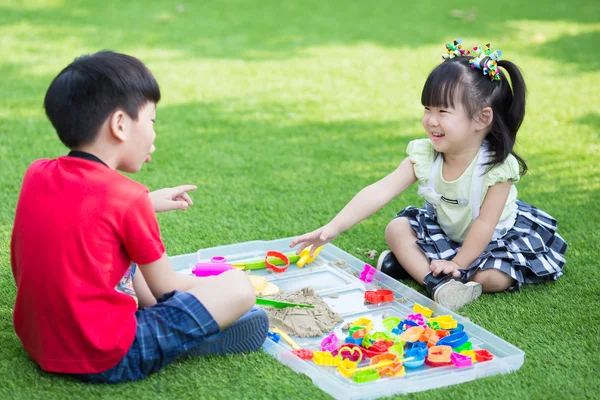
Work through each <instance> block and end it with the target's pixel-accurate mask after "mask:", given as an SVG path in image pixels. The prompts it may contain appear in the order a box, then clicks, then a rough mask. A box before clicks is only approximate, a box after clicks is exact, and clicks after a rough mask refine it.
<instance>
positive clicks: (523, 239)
mask: <svg viewBox="0 0 600 400" xmlns="http://www.w3.org/2000/svg"><path fill="white" fill-rule="evenodd" d="M517 207H518V211H517V219H516V221H515V225H514V226H513V227H512V229H510V230H509V231H508V232H507V233H506V234H505V235H504V236H502V237H501V238H499V239H493V240H492V241H491V242H490V244H488V246H487V248H486V249H485V250H484V251H483V253H481V255H480V256H479V258H477V259H476V260H475V261H473V263H471V265H469V267H468V268H466V269H464V270H462V278H463V279H469V278H471V277H472V276H473V275H474V274H475V273H476V272H477V271H479V270H486V269H490V268H495V269H499V270H500V271H502V272H504V273H506V274H508V275H510V276H511V277H512V278H513V279H514V280H515V281H516V283H515V285H513V286H512V287H511V288H510V289H509V290H519V288H520V287H521V286H522V285H523V284H529V283H538V282H542V281H552V280H556V279H558V278H559V277H560V276H561V275H562V274H563V268H564V266H565V258H564V255H565V252H566V251H567V243H566V242H565V241H564V240H563V238H562V237H561V236H560V235H559V234H558V233H557V232H556V229H557V226H558V223H557V222H556V220H555V219H554V218H552V217H551V216H550V215H548V214H546V213H545V212H544V211H542V210H539V209H537V208H535V207H533V206H532V205H530V204H527V203H525V202H523V201H520V200H517ZM397 217H405V218H407V219H408V220H409V221H410V225H411V227H412V228H413V230H414V231H415V233H416V235H417V244H418V245H419V247H420V248H421V250H423V252H424V253H425V256H427V259H428V260H429V262H431V261H432V260H452V259H453V258H454V256H455V255H456V254H457V253H458V251H459V250H460V248H461V246H462V243H457V242H454V241H452V240H451V239H450V238H448V236H446V234H445V233H444V232H443V231H442V228H441V227H440V226H439V225H438V223H437V222H436V221H435V220H433V219H432V218H431V217H430V216H429V214H428V212H427V209H426V207H423V208H416V207H412V206H411V207H407V208H406V209H404V210H402V211H401V212H400V213H399V214H398V215H397Z"/></svg>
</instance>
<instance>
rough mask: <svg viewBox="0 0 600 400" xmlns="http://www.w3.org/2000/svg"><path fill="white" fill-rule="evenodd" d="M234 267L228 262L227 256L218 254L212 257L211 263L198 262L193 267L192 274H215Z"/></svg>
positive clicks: (201, 275) (199, 275)
mask: <svg viewBox="0 0 600 400" xmlns="http://www.w3.org/2000/svg"><path fill="white" fill-rule="evenodd" d="M232 269H233V266H232V265H231V264H227V260H226V259H225V257H221V256H217V257H213V258H211V259H210V262H209V263H197V264H196V266H195V267H194V268H193V269H192V274H194V275H196V276H198V277H205V276H214V275H219V274H222V273H223V272H225V271H229V270H232Z"/></svg>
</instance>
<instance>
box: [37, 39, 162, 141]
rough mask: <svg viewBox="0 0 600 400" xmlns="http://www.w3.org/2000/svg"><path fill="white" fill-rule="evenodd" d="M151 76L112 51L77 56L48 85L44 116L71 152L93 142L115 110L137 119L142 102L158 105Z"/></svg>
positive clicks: (130, 59)
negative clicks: (72, 149) (71, 149)
mask: <svg viewBox="0 0 600 400" xmlns="http://www.w3.org/2000/svg"><path fill="white" fill-rule="evenodd" d="M159 100H160V89H159V87H158V83H157V82H156V79H154V76H153V75H152V73H151V72H150V70H148V68H147V67H146V66H145V65H144V64H143V63H142V62H141V61H140V60H138V59H137V58H135V57H132V56H128V55H126V54H120V53H114V52H112V51H100V52H98V53H95V54H90V55H84V56H81V57H79V58H77V59H75V61H73V62H72V63H71V64H69V65H68V66H67V67H66V68H65V69H63V70H62V71H61V72H60V73H59V74H58V76H57V77H56V78H54V80H53V81H52V83H51V84H50V87H49V88H48V91H47V92H46V97H45V99H44V108H45V109H46V115H47V116H48V119H50V122H52V125H53V126H54V129H56V132H57V133H58V137H59V138H60V140H61V141H62V142H63V143H64V144H65V146H67V147H69V148H76V147H78V146H81V145H85V144H89V143H91V142H93V141H94V139H95V138H96V136H97V135H98V132H99V130H100V127H101V126H102V124H103V123H104V121H105V120H106V119H107V118H108V117H109V116H110V114H111V113H113V112H114V111H115V110H117V109H119V108H120V109H122V110H123V111H125V112H126V113H127V114H128V115H129V116H130V117H131V118H133V119H134V120H137V118H138V111H139V109H140V108H141V107H142V106H144V105H145V104H146V103H149V102H152V103H154V104H156V103H158V102H159Z"/></svg>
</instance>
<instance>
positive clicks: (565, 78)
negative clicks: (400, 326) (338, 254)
mask: <svg viewBox="0 0 600 400" xmlns="http://www.w3.org/2000/svg"><path fill="white" fill-rule="evenodd" d="M16 3H18V5H16ZM180 3H181V4H180ZM451 3H452V2H447V1H445V0H432V1H428V2H413V1H408V0H396V1H394V0H389V1H379V0H373V1H370V2H366V1H362V2H361V1H341V0H335V1H334V0H332V1H317V0H306V1H296V2H292V1H273V0H262V1H243V0H237V1H222V2H217V1H210V0H207V1H189V2H181V1H175V2H171V1H160V2H159V1H155V2H150V1H144V2H142V1H139V2H130V1H122V0H121V1H115V0H103V1H66V0H46V1H44V0H29V1H14V0H0V187H1V188H2V189H1V191H0V343H1V345H0V398H1V399H8V398H44V399H62V398H84V397H88V398H111V399H112V398H127V399H134V398H174V397H176V396H178V397H181V398H195V399H208V398H218V399H233V398H252V399H260V398H265V399H266V398H269V399H283V398H313V399H320V398H329V396H328V395H326V394H325V393H324V392H322V391H320V390H319V389H317V388H316V387H315V386H313V385H312V384H311V382H310V380H309V379H308V378H307V377H305V376H301V375H297V374H296V373H294V372H293V371H292V370H290V369H288V368H286V367H284V366H282V365H281V364H279V363H278V362H277V361H275V360H274V359H272V358H271V357H270V356H268V355H267V354H266V353H263V352H259V353H256V354H251V355H243V356H235V357H213V358H206V359H194V360H187V361H179V362H175V363H173V364H172V365H170V366H168V367H167V368H165V369H164V370H163V371H161V372H160V373H157V374H155V375H153V376H152V377H150V378H148V379H147V380H145V381H142V382H137V383H132V384H122V385H117V386H89V385H84V384H80V383H77V382H75V381H73V380H71V379H68V378H63V377H58V376H54V375H51V374H48V373H44V372H42V371H40V370H39V369H38V368H37V367H36V365H35V364H34V363H33V362H32V361H31V360H30V359H29V358H28V357H27V355H26V353H25V351H24V350H23V349H22V347H21V344H20V342H19V340H18V339H17V337H16V335H15V334H14V331H13V327H12V307H13V302H14V297H15V285H14V282H13V279H12V275H11V270H10V233H11V230H12V226H13V217H14V210H15V204H16V202H17V197H18V194H19V188H20V184H21V179H22V177H23V173H24V172H25V169H26V168H27V166H28V165H29V164H30V163H31V162H32V161H33V160H35V159H37V158H42V157H56V156H59V155H63V154H66V149H65V148H64V147H63V146H62V144H61V143H60V142H59V140H58V138H57V137H56V134H55V132H54V131H53V129H52V127H51V125H50V123H49V122H48V121H47V120H46V118H45V116H44V113H43V109H42V102H43V97H44V94H45V91H46V89H47V87H48V85H49V84H50V81H51V79H52V78H53V77H54V76H55V75H56V74H57V73H58V72H59V71H60V70H61V69H62V68H63V67H64V66H66V65H67V64H68V63H69V62H70V61H72V59H73V58H74V57H76V56H77V55H80V54H83V53H90V52H95V51H97V50H100V49H105V48H108V49H113V50H116V51H120V52H126V53H129V54H132V55H134V56H137V57H138V58H140V59H142V60H143V61H144V62H145V63H147V65H148V66H149V67H150V69H151V70H152V71H153V72H154V74H155V75H156V77H157V79H158V81H159V83H160V84H161V88H162V94H163V100H162V101H161V103H160V104H159V109H158V119H157V123H156V130H157V134H158V136H157V139H156V146H157V151H156V153H154V155H153V161H152V163H151V164H148V165H146V166H145V167H144V169H143V171H142V172H141V173H139V174H137V175H136V176H135V179H137V180H139V181H140V182H142V183H144V184H145V185H147V186H148V187H149V188H150V189H157V188H161V187H165V186H174V185H179V184H184V183H192V184H196V185H198V190H197V192H196V193H194V200H195V205H194V207H192V208H191V209H189V210H188V211H187V212H185V213H184V212H177V213H175V212H173V213H167V214H161V215H160V216H159V222H160V224H161V229H162V235H163V239H164V241H165V243H166V246H167V249H168V253H169V254H170V255H176V254H183V253H190V252H194V251H196V250H197V249H199V248H204V247H212V246H217V245H221V244H228V243H238V242H243V241H248V240H253V239H265V240H266V239H275V238H281V237H288V236H293V235H297V234H301V233H304V232H306V231H309V230H312V229H315V228H317V227H319V226H320V225H322V224H324V223H326V222H327V221H328V220H329V219H330V218H332V217H333V216H334V215H335V213H336V212H337V211H339V210H340V209H341V208H342V207H343V205H344V204H345V203H346V202H347V201H348V200H350V198H351V197H352V196H353V195H354V194H355V193H356V192H357V191H358V190H360V189H361V188H363V187H364V186H366V185H367V184H369V183H371V182H373V181H375V180H377V179H379V178H380V177H382V176H383V175H385V174H387V173H388V172H390V171H391V170H393V169H394V168H395V167H396V166H397V165H398V163H399V162H400V161H401V160H402V159H403V157H404V156H405V149H406V145H407V144H408V142H409V141H410V140H413V139H416V138H420V137H423V136H424V133H423V130H422V127H421V122H420V118H421V113H422V107H421V105H420V93H421V88H422V85H423V83H424V81H425V78H426V76H427V74H428V72H429V71H430V70H431V69H432V68H433V67H434V66H435V65H436V64H437V63H438V62H440V60H441V59H440V55H441V54H442V52H443V51H444V47H443V46H444V43H446V42H449V41H451V40H453V39H455V38H458V37H461V38H463V39H464V41H465V43H466V44H467V45H476V44H485V43H487V42H491V43H492V46H493V48H500V49H502V50H503V52H504V57H505V58H506V59H509V60H511V61H513V62H515V63H517V65H519V66H520V67H521V68H522V69H523V71H524V74H525V77H526V81H527V83H528V85H529V97H528V101H529V103H528V111H527V116H526V119H525V123H524V125H523V127H522V128H521V131H520V133H519V136H518V147H517V151H518V152H519V153H520V154H521V155H522V156H523V157H524V158H525V159H526V160H527V161H528V164H529V168H530V171H531V172H530V174H528V175H527V176H525V177H524V178H523V179H522V181H521V182H520V183H519V184H518V189H519V197H520V198H521V199H522V200H524V201H527V202H530V203H532V204H533V205H536V206H538V207H540V208H541V209H543V210H545V211H547V212H548V213H550V214H551V215H553V216H554V217H555V218H557V219H558V221H559V232H560V233H561V234H562V235H563V237H564V238H565V239H566V241H567V242H568V243H569V245H570V248H569V251H568V253H567V260H568V262H567V267H566V269H565V275H564V277H563V278H561V279H560V280H559V281H558V282H556V283H552V284H544V285H539V286H536V287H526V288H524V289H523V290H522V291H521V292H519V293H510V294H509V293H503V294H498V295H488V296H483V298H481V300H478V301H477V302H475V303H473V304H470V305H468V306H466V307H465V308H463V309H462V310H461V314H463V315H466V316H468V317H469V318H470V319H471V321H473V322H474V323H476V324H478V325H480V326H482V327H483V328H485V329H487V330H489V331H491V332H493V333H494V334H496V335H498V336H500V337H502V338H504V339H505V340H507V341H509V342H510V343H512V344H514V345H516V346H517V347H519V348H521V349H523V350H524V351H525V352H526V356H525V364H524V365H523V367H522V368H521V369H520V370H519V371H517V372H513V373H511V374H508V375H499V376H495V377H491V378H486V379H478V380H476V381H473V382H469V383H465V384H461V385H456V386H452V387H449V388H444V389H439V390H434V391H428V392H422V393H417V394H414V395H410V398H427V399H434V398H435V399H446V398H450V397H452V398H460V399H468V398H480V397H483V398H491V397H492V396H493V397H495V398H518V399H520V398H540V399H541V398H544V399H546V398H583V397H588V398H592V397H594V396H595V395H597V392H598V391H599V389H600V383H599V382H600V379H599V378H598V376H599V373H600V351H599V345H598V338H599V337H600V325H599V324H600V283H599V282H600V268H599V265H598V264H599V263H598V254H599V252H600V245H599V243H600V229H599V228H600V201H599V198H600V171H599V162H598V154H599V153H600V84H599V82H600V72H599V70H600V56H599V53H598V43H599V42H600V9H599V6H598V3H597V1H595V0H587V1H586V0H555V1H553V2H551V4H549V3H547V2H545V1H542V0H532V1H527V2H523V1H521V0H505V1H502V2H489V3H485V4H484V3H482V2H480V1H474V0H462V1H459V2H457V3H456V4H451ZM457 10H458V11H457ZM459 11H460V12H459ZM409 204H414V205H420V204H421V200H420V199H419V197H418V196H417V193H416V188H415V187H413V188H411V189H410V190H408V191H407V192H406V193H405V194H403V195H402V196H400V197H399V198H398V199H396V200H394V201H393V202H392V203H391V204H390V205H388V206H386V207H385V208H384V209H383V210H381V211H380V212H378V213H377V214H375V215H374V216H373V217H372V218H370V219H368V220H367V221H365V222H363V223H362V224H360V225H358V226H357V227H355V228H354V229H352V230H350V231H348V232H347V233H344V234H342V235H341V236H340V237H339V238H338V239H337V240H335V241H334V244H336V245H337V246H339V247H341V248H342V249H344V250H346V251H348V252H350V253H352V254H355V255H357V256H359V257H362V258H363V259H366V258H365V256H364V255H359V254H358V253H357V252H356V248H357V247H361V248H369V249H377V250H379V251H381V250H384V249H385V248H386V245H385V240H384V235H383V231H384V228H385V226H386V224H387V223H388V221H389V220H390V219H391V218H392V217H393V216H394V215H395V214H396V213H397V212H398V211H399V210H400V209H402V208H403V207H405V206H407V205H409ZM40 206H41V207H43V204H41V205H40ZM31 251H35V249H31ZM43 267H45V266H44V260H43V259H40V268H43ZM34 279H35V278H34Z"/></svg>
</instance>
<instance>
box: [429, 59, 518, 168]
mask: <svg viewBox="0 0 600 400" xmlns="http://www.w3.org/2000/svg"><path fill="white" fill-rule="evenodd" d="M471 58H472V57H468V56H459V57H455V58H452V59H449V60H446V61H444V62H443V63H441V64H440V65H438V66H437V67H436V68H435V69H434V70H433V71H432V72H431V74H429V77H428V78H427V81H426V82H425V86H424V87H423V92H422V94H421V104H423V106H425V107H453V108H454V104H455V103H454V102H455V101H460V103H461V104H462V105H463V107H465V110H466V112H467V114H468V116H469V118H473V117H474V116H475V114H476V113H477V112H478V111H480V110H482V109H483V108H484V107H491V108H492V111H493V112H494V119H493V121H492V124H491V127H490V128H491V129H490V132H489V133H488V134H487V136H486V140H487V141H488V142H489V144H490V151H491V153H492V159H491V160H490V161H489V163H488V165H489V167H490V168H492V167H493V166H495V165H499V164H501V163H502V162H504V160H506V157H508V155H509V154H512V155H513V156H515V158H516V159H517V161H518V162H519V165H520V172H521V175H523V174H525V173H526V172H527V164H526V163H525V160H523V159H522V158H521V157H519V156H518V155H517V154H516V153H515V152H514V150H513V147H514V145H515V140H516V138H517V131H518V130H519V127H520V126H521V123H522V122H523V118H524V117H525V92H526V88H525V81H524V80H523V76H522V75H521V72H520V71H519V68H518V67H517V66H516V65H515V64H513V63H512V62H510V61H506V60H499V61H498V66H499V67H502V68H503V69H504V70H501V71H500V80H499V81H495V80H491V79H490V78H489V76H487V75H483V73H482V71H481V70H480V69H473V68H471V65H470V64H469V60H470V59H471ZM505 71H506V72H505ZM506 73H508V76H510V80H511V82H509V81H508V77H507V76H506ZM511 83H512V87H511Z"/></svg>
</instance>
